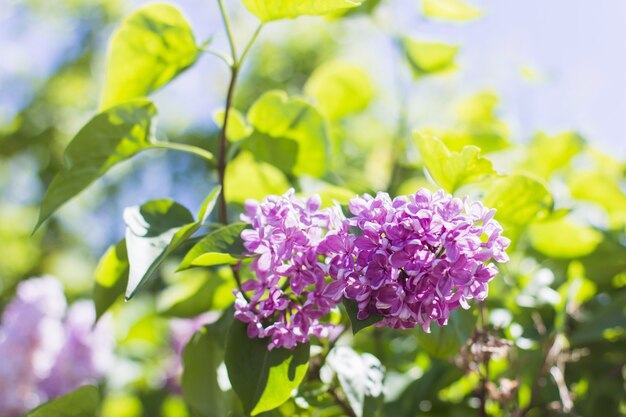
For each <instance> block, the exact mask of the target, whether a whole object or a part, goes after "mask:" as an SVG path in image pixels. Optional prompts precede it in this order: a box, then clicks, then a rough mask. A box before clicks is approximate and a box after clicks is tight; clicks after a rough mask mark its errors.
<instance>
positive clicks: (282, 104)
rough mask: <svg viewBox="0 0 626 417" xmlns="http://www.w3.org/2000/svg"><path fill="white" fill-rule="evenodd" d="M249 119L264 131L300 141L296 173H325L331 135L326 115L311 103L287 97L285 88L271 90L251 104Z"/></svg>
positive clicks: (260, 130)
mask: <svg viewBox="0 0 626 417" xmlns="http://www.w3.org/2000/svg"><path fill="white" fill-rule="evenodd" d="M248 120H249V121H250V123H251V124H252V125H253V126H254V128H255V129H256V130H257V131H259V132H261V133H264V134H266V135H269V136H271V137H274V138H287V139H292V140H294V141H296V142H297V144H298V155H297V157H296V162H295V165H294V167H293V174H295V175H302V174H306V175H310V176H313V177H320V176H322V175H323V174H324V172H325V171H326V160H327V150H328V144H329V139H328V134H327V131H326V125H325V122H324V118H323V117H322V115H321V114H320V112H319V111H318V110H317V109H316V108H315V107H314V106H313V105H312V104H311V103H309V102H307V101H306V100H304V99H303V98H299V97H288V96H287V94H286V93H285V92H284V91H270V92H267V93H265V94H263V95H262V96H261V97H260V98H259V99H258V100H257V101H256V102H255V103H254V104H253V105H252V107H251V108H250V111H249V112H248Z"/></svg>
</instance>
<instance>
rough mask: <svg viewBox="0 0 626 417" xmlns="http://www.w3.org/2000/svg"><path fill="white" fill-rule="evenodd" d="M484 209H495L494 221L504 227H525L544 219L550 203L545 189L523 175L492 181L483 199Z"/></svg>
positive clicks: (552, 203)
mask: <svg viewBox="0 0 626 417" xmlns="http://www.w3.org/2000/svg"><path fill="white" fill-rule="evenodd" d="M483 203H484V204H485V206H486V207H490V208H495V209H496V216H495V217H496V219H497V220H498V221H500V222H502V223H504V224H505V225H508V226H526V225H528V223H530V222H531V221H533V220H537V219H541V218H544V217H545V216H547V215H548V214H549V213H550V212H551V211H552V209H553V206H554V201H553V199H552V195H551V194H550V192H549V191H548V189H547V188H546V185H545V184H544V183H543V182H541V181H540V180H538V179H535V178H532V177H530V176H527V175H521V174H515V175H507V176H501V177H496V178H494V179H493V180H492V181H490V185H489V186H488V187H487V191H486V193H485V196H484V198H483Z"/></svg>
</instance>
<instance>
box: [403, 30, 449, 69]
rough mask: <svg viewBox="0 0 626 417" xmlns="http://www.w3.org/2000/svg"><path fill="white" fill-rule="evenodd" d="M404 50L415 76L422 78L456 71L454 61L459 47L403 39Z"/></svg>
mask: <svg viewBox="0 0 626 417" xmlns="http://www.w3.org/2000/svg"><path fill="white" fill-rule="evenodd" d="M402 48H403V49H404V53H405V55H406V57H407V59H408V61H409V64H410V65H411V69H412V70H413V75H414V76H415V77H422V76H425V75H429V74H437V73H441V72H445V71H449V70H453V69H455V68H456V67H455V65H454V60H455V58H456V55H457V53H458V52H459V47H458V46H456V45H448V44H446V43H441V42H430V41H418V40H414V39H411V38H408V37H405V38H403V39H402Z"/></svg>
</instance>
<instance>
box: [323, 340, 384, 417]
mask: <svg viewBox="0 0 626 417" xmlns="http://www.w3.org/2000/svg"><path fill="white" fill-rule="evenodd" d="M326 365H327V366H328V367H329V368H330V369H331V370H332V371H333V372H335V373H336V374H337V379H338V380H339V383H340V384H341V388H342V389H343V392H344V393H345V395H346V398H347V400H348V403H349V404H350V407H351V408H352V410H353V411H354V414H355V415H356V416H357V417H368V416H376V415H378V408H380V406H381V405H382V401H383V379H384V377H385V368H384V366H383V365H382V364H381V363H380V361H379V360H378V359H377V358H376V357H375V356H373V355H371V354H369V353H363V354H358V353H357V352H355V351H354V350H352V348H350V347H348V346H337V347H335V348H333V349H332V350H331V351H330V352H329V353H328V356H327V358H326Z"/></svg>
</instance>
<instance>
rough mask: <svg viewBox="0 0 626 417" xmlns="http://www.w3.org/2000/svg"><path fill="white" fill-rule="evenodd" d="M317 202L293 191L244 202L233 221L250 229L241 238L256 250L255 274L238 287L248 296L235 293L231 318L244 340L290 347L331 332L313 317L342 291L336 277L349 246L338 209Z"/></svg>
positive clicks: (318, 317) (337, 299)
mask: <svg viewBox="0 0 626 417" xmlns="http://www.w3.org/2000/svg"><path fill="white" fill-rule="evenodd" d="M320 207H321V200H320V197H319V196H313V197H310V198H308V199H303V198H298V197H295V196H294V191H293V190H289V191H288V192H287V193H285V194H284V195H282V196H268V197H266V198H265V199H264V200H263V201H262V202H260V203H259V202H257V201H253V200H248V201H247V202H246V204H245V209H246V214H244V215H242V217H241V219H242V221H244V222H246V223H248V224H250V225H251V226H252V228H251V229H246V230H244V231H243V232H242V234H241V237H242V239H243V241H244V246H245V247H246V249H247V250H248V252H249V253H250V254H252V255H256V257H255V258H254V259H253V260H252V262H251V264H250V270H251V271H252V272H254V274H255V279H250V280H247V281H245V282H244V283H243V284H242V289H243V291H245V292H246V293H251V296H250V298H249V299H247V298H246V297H244V294H243V293H241V292H240V291H238V290H236V291H235V295H236V301H235V318H237V319H238V320H240V321H242V322H244V323H247V324H248V330H247V331H248V336H249V337H251V338H252V337H258V338H269V344H268V349H270V350H271V349H274V348H287V349H293V348H295V347H296V345H297V344H298V343H305V342H307V341H309V339H310V337H311V336H316V337H320V338H323V337H331V338H332V337H333V336H334V335H336V333H337V331H338V329H339V327H338V326H335V325H333V324H330V323H325V322H322V321H321V320H322V318H323V317H325V316H327V315H328V313H329V312H330V311H331V310H332V309H333V308H335V307H336V306H337V304H338V303H339V302H340V301H341V298H342V296H343V284H342V281H341V280H339V279H338V278H339V277H340V276H341V274H340V273H339V271H341V270H342V269H343V268H344V265H343V264H342V262H344V260H345V258H346V256H347V254H349V253H351V251H352V246H351V243H350V242H349V239H348V238H347V236H348V229H349V223H348V221H347V220H346V219H345V218H344V216H343V215H342V213H341V210H340V209H339V207H331V208H325V209H320ZM331 270H333V271H336V272H335V273H331V272H330V271H331ZM331 275H332V276H334V277H335V278H334V279H331V278H329V276H331Z"/></svg>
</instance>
